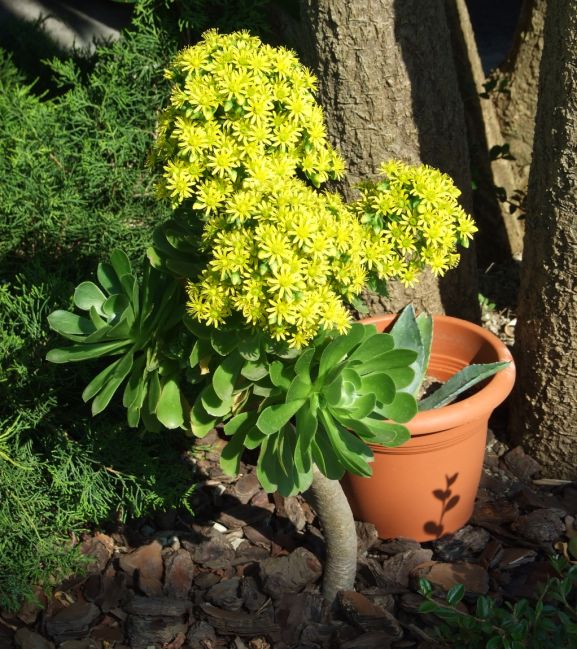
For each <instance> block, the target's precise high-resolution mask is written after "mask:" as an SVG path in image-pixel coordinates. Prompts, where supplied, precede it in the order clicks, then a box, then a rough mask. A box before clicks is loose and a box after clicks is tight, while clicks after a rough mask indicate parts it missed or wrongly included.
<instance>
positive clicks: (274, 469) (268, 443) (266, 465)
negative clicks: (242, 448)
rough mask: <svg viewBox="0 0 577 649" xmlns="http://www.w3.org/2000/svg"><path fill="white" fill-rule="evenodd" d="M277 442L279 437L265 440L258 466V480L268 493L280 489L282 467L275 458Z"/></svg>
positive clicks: (275, 436)
mask: <svg viewBox="0 0 577 649" xmlns="http://www.w3.org/2000/svg"><path fill="white" fill-rule="evenodd" d="M277 440H278V435H271V436H270V437H266V438H265V439H264V440H263V442H262V445H261V447H260V453H259V456H258V462H257V465H256V475H257V478H258V479H259V482H260V483H261V485H262V487H263V489H264V490H265V491H266V492H267V493H273V492H275V491H276V490H277V487H278V475H279V473H280V467H279V465H278V461H277V459H276V457H275V448H276V444H277Z"/></svg>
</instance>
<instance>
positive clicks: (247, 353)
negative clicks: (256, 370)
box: [238, 333, 261, 361]
mask: <svg viewBox="0 0 577 649" xmlns="http://www.w3.org/2000/svg"><path fill="white" fill-rule="evenodd" d="M260 343H261V336H260V334H259V333H256V334H254V336H248V337H246V338H242V340H241V341H240V342H239V344H238V353H239V354H240V355H241V356H242V357H243V358H244V359H245V360H247V361H258V359H259V358H260Z"/></svg>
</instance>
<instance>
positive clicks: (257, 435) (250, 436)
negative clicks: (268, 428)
mask: <svg viewBox="0 0 577 649" xmlns="http://www.w3.org/2000/svg"><path fill="white" fill-rule="evenodd" d="M267 439H268V435H265V434H264V433H261V431H260V430H259V429H258V428H257V427H256V425H255V426H253V427H252V428H251V429H250V430H249V431H248V433H247V435H246V438H245V440H244V445H245V447H246V448H249V449H253V448H258V447H259V446H260V445H261V444H262V443H263V442H264V441H265V440H267Z"/></svg>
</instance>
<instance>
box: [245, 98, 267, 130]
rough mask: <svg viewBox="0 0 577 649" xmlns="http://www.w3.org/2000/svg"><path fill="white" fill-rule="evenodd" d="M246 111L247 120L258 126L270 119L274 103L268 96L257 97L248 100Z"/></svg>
mask: <svg viewBox="0 0 577 649" xmlns="http://www.w3.org/2000/svg"><path fill="white" fill-rule="evenodd" d="M244 109H245V115H246V119H248V121H249V122H252V123H253V124H258V123H259V122H264V121H266V120H267V119H268V118H269V115H270V112H271V110H272V101H271V100H270V98H269V97H267V96H266V95H260V96H259V95H255V96H253V97H250V98H249V99H248V100H247V102H246V105H245V107H244Z"/></svg>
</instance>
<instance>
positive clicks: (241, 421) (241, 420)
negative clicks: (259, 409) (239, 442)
mask: <svg viewBox="0 0 577 649" xmlns="http://www.w3.org/2000/svg"><path fill="white" fill-rule="evenodd" d="M257 417H258V415H257V413H256V412H241V413H240V414H238V415H235V416H234V417H233V418H232V419H231V420H230V421H228V422H227V423H226V424H225V426H224V434H225V435H228V436H229V437H232V436H233V435H236V434H237V433H238V432H241V433H242V432H245V433H246V432H248V430H249V429H250V428H253V427H254V426H255V425H256V420H257Z"/></svg>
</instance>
